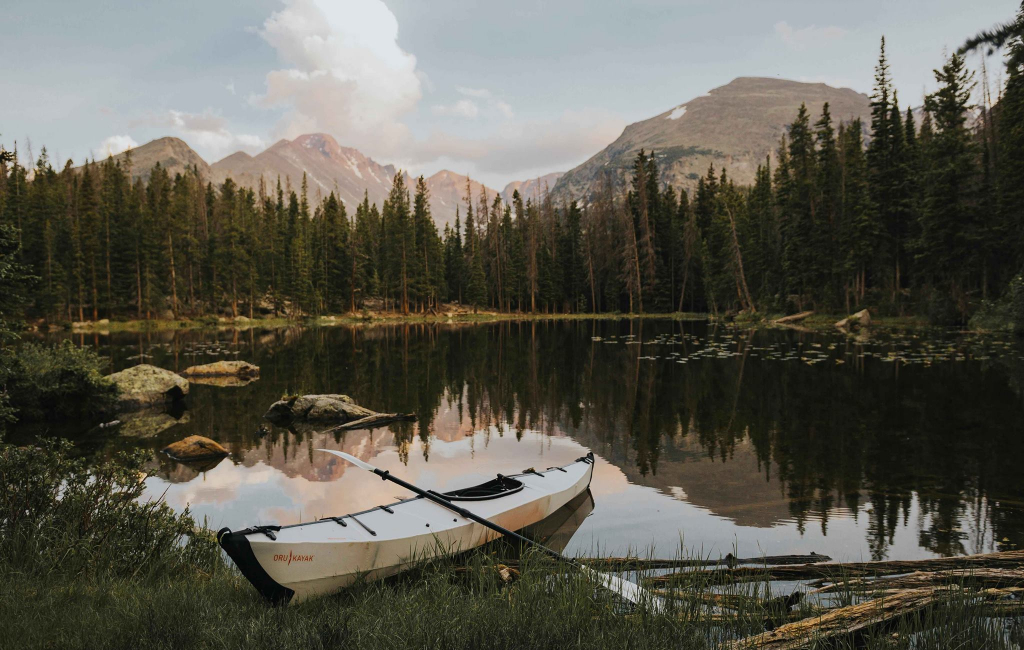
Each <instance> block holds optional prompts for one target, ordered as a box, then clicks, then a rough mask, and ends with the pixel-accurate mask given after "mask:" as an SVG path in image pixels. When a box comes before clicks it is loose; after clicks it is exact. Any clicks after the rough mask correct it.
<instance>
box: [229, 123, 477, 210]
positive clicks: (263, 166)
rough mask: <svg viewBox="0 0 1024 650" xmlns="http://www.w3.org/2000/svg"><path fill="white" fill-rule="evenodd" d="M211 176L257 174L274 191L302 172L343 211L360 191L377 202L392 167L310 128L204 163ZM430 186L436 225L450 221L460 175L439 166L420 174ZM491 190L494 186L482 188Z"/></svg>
mask: <svg viewBox="0 0 1024 650" xmlns="http://www.w3.org/2000/svg"><path fill="white" fill-rule="evenodd" d="M210 171H211V179H212V181H213V182H214V183H215V184H219V183H223V182H224V180H225V179H226V178H228V177H230V178H231V179H233V180H234V181H235V182H236V183H238V184H239V185H242V186H243V187H250V188H253V189H256V188H258V187H259V182H260V178H262V179H263V180H264V182H265V183H266V186H267V191H268V192H273V191H275V188H276V186H277V179H278V178H280V179H281V182H282V184H283V183H285V182H290V183H291V186H292V189H294V190H296V191H298V189H299V186H300V184H301V183H302V173H303V172H305V173H306V179H307V183H308V185H309V193H310V196H311V197H315V196H316V195H317V193H320V194H322V195H324V196H326V195H327V194H329V193H330V192H332V191H333V192H335V193H336V194H337V195H338V196H339V197H340V198H341V200H342V201H343V202H344V203H345V206H346V208H347V209H348V211H349V213H352V212H354V211H355V208H356V205H357V204H359V203H360V202H362V200H363V193H364V192H365V193H366V194H367V196H368V197H369V199H370V203H376V204H377V206H378V207H380V206H381V205H382V204H383V203H384V199H386V198H387V195H388V192H390V191H391V184H392V182H393V181H394V178H395V174H396V173H398V170H397V169H395V166H394V165H382V164H380V163H378V162H377V161H375V160H373V159H372V158H369V157H368V156H365V155H363V154H362V153H361V152H360V151H359V150H357V149H353V148H351V147H342V146H341V145H339V144H338V142H337V141H336V140H335V139H334V138H333V137H331V136H329V135H327V134H324V133H310V134H307V135H302V136H299V137H297V138H295V139H294V140H280V141H278V142H276V143H275V144H273V145H272V146H271V147H269V148H268V149H267V150H266V151H264V152H262V153H259V154H257V155H255V156H250V155H248V154H246V153H243V152H241V151H239V152H237V153H233V154H231V155H230V156H228V157H227V158H224V159H223V160H219V161H217V162H215V163H214V164H213V165H211V166H210ZM426 182H427V189H428V190H429V192H430V211H431V215H432V216H433V217H434V222H435V223H436V224H437V225H438V227H439V228H443V227H444V225H445V224H448V223H453V222H454V221H455V206H456V205H457V204H459V205H462V204H463V196H464V195H465V191H466V177H465V176H461V175H459V174H455V173H454V172H450V171H441V172H438V173H436V174H434V175H433V176H431V177H430V178H428V179H426ZM405 184H406V186H407V187H408V188H409V191H410V192H413V191H415V186H416V180H415V179H414V178H412V177H410V176H409V175H408V174H406V176H405ZM472 187H473V200H474V202H475V201H476V200H477V197H478V196H479V195H480V189H481V187H483V186H482V185H481V184H480V183H476V182H474V183H472ZM485 189H486V190H487V194H488V195H490V196H493V195H494V194H496V191H495V190H492V189H490V188H485Z"/></svg>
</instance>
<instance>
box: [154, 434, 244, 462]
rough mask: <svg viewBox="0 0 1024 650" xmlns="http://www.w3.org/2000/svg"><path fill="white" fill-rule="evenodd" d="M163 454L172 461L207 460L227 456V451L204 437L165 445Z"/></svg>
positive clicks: (194, 437)
mask: <svg viewBox="0 0 1024 650" xmlns="http://www.w3.org/2000/svg"><path fill="white" fill-rule="evenodd" d="M163 452H164V453H165V454H167V455H168V456H170V457H171V458H173V459H174V460H208V459H210V458H223V457H224V456H227V455H228V450H227V449H225V448H224V447H221V446H220V444H219V443H217V442H215V441H213V440H210V439H209V438H206V437H204V436H189V437H187V438H185V439H183V440H179V441H178V442H175V443H172V444H170V445H167V446H166V447H164V448H163Z"/></svg>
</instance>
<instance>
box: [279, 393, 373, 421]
mask: <svg viewBox="0 0 1024 650" xmlns="http://www.w3.org/2000/svg"><path fill="white" fill-rule="evenodd" d="M375 414H376V413H375V411H371V410H370V409H366V408H363V407H362V406H359V405H358V404H356V403H355V402H354V401H352V398H351V397H349V396H348V395H302V396H296V397H289V398H287V399H283V400H280V401H278V402H274V403H273V404H271V405H270V409H269V410H268V411H267V412H266V413H265V414H264V416H263V417H264V418H266V419H268V420H270V421H271V422H274V423H275V424H276V423H279V422H292V421H303V420H305V421H317V422H348V421H350V420H359V419H362V418H365V417H367V416H369V415H375Z"/></svg>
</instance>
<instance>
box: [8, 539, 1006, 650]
mask: <svg viewBox="0 0 1024 650" xmlns="http://www.w3.org/2000/svg"><path fill="white" fill-rule="evenodd" d="M469 564H470V566H471V570H469V571H466V570H465V564H461V563H458V562H454V561H439V562H433V563H430V564H428V565H427V566H425V567H424V568H422V569H420V570H418V571H415V572H413V573H410V574H407V575H405V576H403V577H400V578H397V579H392V580H390V581H385V582H378V583H371V584H366V585H359V586H356V587H353V588H351V589H348V590H345V591H343V592H341V593H339V594H337V595H334V596H327V597H323V598H319V599H315V600H311V601H308V602H306V603H302V604H299V605H295V606H291V607H270V606H268V605H267V604H265V603H264V602H263V601H262V600H261V599H260V597H259V596H257V594H256V592H255V590H254V589H253V588H252V587H251V586H249V584H248V583H247V582H245V580H244V579H242V578H241V577H240V576H239V575H238V574H237V573H235V572H234V571H233V570H231V569H228V568H227V567H221V568H217V569H215V570H213V571H212V572H210V573H208V574H190V575H188V576H175V575H164V576H149V577H145V578H136V579H131V578H111V577H109V576H88V577H78V578H75V577H71V576H67V575H64V574H61V573H57V574H51V575H49V576H33V575H28V574H25V573H21V572H19V571H17V570H16V569H15V568H14V567H11V566H10V565H6V566H3V567H2V568H0V638H2V639H8V640H11V641H15V640H16V643H14V644H13V645H12V646H11V647H12V648H25V649H30V648H67V649H69V650H73V649H79V648H81V649H83V650H84V649H86V648H88V649H96V650H101V649H109V650H115V649H121V648H124V649H129V648H132V649H134V648H140V647H141V648H146V649H147V650H160V649H163V648H166V649H168V650H170V649H174V650H183V649H191V648H261V649H263V648H266V649H275V648H281V649H285V648H296V649H302V650H317V649H320V648H341V647H345V648H349V647H351V648H387V649H391V648H439V649H440V648H444V649H461V648H466V649H470V648H481V647H486V648H499V649H503V648H508V649H512V648H623V649H625V648H629V649H634V648H635V649H644V648H682V649H688V648H694V649H697V648H722V647H728V645H727V644H728V642H729V641H730V640H733V639H736V638H740V637H743V636H746V635H748V634H755V633H757V632H760V631H761V630H763V629H764V628H763V625H764V621H765V620H766V619H767V617H768V616H769V614H768V613H766V612H765V611H764V610H763V609H759V608H757V607H755V606H749V607H746V608H741V610H740V611H739V612H738V613H736V614H735V615H734V616H731V617H727V618H725V619H723V618H722V617H721V616H715V615H713V614H712V613H711V612H710V610H709V608H707V607H706V606H704V605H702V604H699V603H700V602H701V601H700V599H699V598H694V597H692V596H693V595H694V594H697V593H700V592H701V590H706V591H710V589H711V586H710V585H704V586H696V585H690V586H688V587H687V589H688V593H689V594H690V595H691V598H686V599H682V600H679V601H673V605H672V609H671V610H670V611H669V612H666V613H665V614H650V613H644V612H638V613H632V614H631V613H624V612H623V611H622V610H621V608H619V607H616V605H615V604H614V603H612V602H611V601H610V600H609V599H608V598H606V597H605V596H604V595H602V594H601V593H598V592H595V590H594V587H593V585H592V584H590V583H588V582H587V581H586V580H585V579H583V578H582V577H581V574H580V573H578V572H575V571H572V570H571V569H570V570H566V569H565V568H562V569H559V568H558V567H556V566H553V565H551V564H550V563H549V562H548V561H547V560H546V559H539V558H538V559H537V560H536V561H534V562H533V563H532V564H530V563H528V565H527V566H525V567H524V570H523V573H522V577H521V578H520V579H519V580H518V581H516V582H515V583H513V584H511V585H507V584H505V583H503V582H502V581H501V580H500V579H499V578H498V577H497V573H496V572H495V571H494V570H493V567H492V566H491V565H490V560H489V559H488V558H486V557H484V556H483V555H482V554H476V555H474V556H472V557H471V558H470V561H469ZM744 588H745V589H747V590H748V591H747V593H751V590H752V587H751V585H749V584H748V585H745V587H744ZM762 593H763V592H762ZM751 602H753V601H751ZM1022 637H1024V634H1022V627H1021V624H1020V622H1016V623H1014V622H1012V621H1007V620H1002V619H991V618H987V617H986V616H985V615H984V613H982V612H980V611H979V610H978V609H977V608H976V607H974V606H973V605H972V604H971V602H969V601H968V600H966V599H960V600H956V599H954V600H951V601H950V602H949V603H948V604H947V605H945V606H943V607H941V608H937V609H935V610H932V611H927V612H924V613H922V614H921V615H919V616H915V617H911V618H908V619H904V620H902V621H900V622H898V623H897V624H895V625H893V626H891V627H890V628H888V629H886V630H884V631H882V632H879V633H875V634H874V635H869V636H867V637H866V638H862V639H860V641H859V643H860V644H861V645H858V646H856V647H867V648H877V649H881V648H911V647H912V648H915V649H918V650H932V649H935V650H937V649H939V648H948V647H952V645H955V647H958V648H964V649H974V648H977V649H981V648H991V649H993V650H1001V649H1006V650H1009V649H1010V648H1019V647H1020V646H1019V645H1016V644H1019V643H1020V642H1021V641H1022V640H1024V638H1022ZM832 647H839V648H851V649H852V648H853V647H855V645H854V642H853V640H852V639H851V640H847V641H840V642H839V643H838V644H835V645H833V646H832Z"/></svg>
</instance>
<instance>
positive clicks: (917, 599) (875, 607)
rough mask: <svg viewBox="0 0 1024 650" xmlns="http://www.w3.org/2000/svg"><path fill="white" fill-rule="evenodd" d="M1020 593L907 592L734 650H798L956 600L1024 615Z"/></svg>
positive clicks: (994, 612) (991, 612)
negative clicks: (1014, 598) (1017, 595)
mask: <svg viewBox="0 0 1024 650" xmlns="http://www.w3.org/2000/svg"><path fill="white" fill-rule="evenodd" d="M1014 595H1016V592H1013V591H1010V590H1006V589H985V590H981V591H968V590H964V589H962V588H961V587H959V586H957V585H946V586H939V587H919V588H916V589H904V590H900V591H896V592H893V593H890V594H887V595H885V596H883V597H881V598H876V599H874V600H869V601H866V602H863V603H857V604H855V605H849V606H847V607H838V608H836V609H833V610H829V611H828V612H826V613H824V614H822V615H820V616H812V617H808V618H805V619H803V620H800V621H795V622H792V623H786V624H785V625H781V626H779V627H777V628H775V629H774V630H769V631H767V632H762V633H761V634H755V635H754V636H749V637H746V638H743V639H739V640H738V641H734V642H733V643H732V644H730V645H729V646H727V647H729V648H731V649H733V650H747V649H751V650H753V649H755V648H757V649H760V650H796V649H797V648H807V647H810V646H811V645H813V644H814V643H815V642H818V643H821V642H823V641H829V640H832V639H840V638H844V637H848V636H851V635H853V636H860V635H864V634H868V633H870V632H874V631H878V630H882V629H885V628H886V626H889V625H892V624H894V623H896V622H897V621H899V620H900V619H902V618H904V617H907V616H912V615H915V614H919V613H921V612H923V611H924V610H926V609H928V608H931V607H936V606H940V605H942V604H944V603H948V602H950V601H953V600H955V599H964V600H969V601H970V602H971V603H972V604H973V605H975V606H977V607H979V608H980V611H982V612H983V613H984V614H985V615H987V616H1021V615H1024V601H1021V600H1008V598H1009V597H1012V596H1014Z"/></svg>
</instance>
